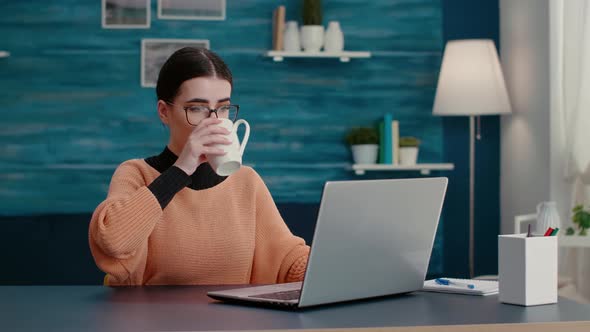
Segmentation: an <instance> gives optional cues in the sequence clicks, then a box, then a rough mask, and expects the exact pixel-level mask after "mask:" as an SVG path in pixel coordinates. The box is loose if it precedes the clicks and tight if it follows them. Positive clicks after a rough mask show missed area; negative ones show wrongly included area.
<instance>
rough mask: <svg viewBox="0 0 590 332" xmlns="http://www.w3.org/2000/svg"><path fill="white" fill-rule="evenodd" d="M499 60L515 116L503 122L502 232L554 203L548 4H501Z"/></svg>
mask: <svg viewBox="0 0 590 332" xmlns="http://www.w3.org/2000/svg"><path fill="white" fill-rule="evenodd" d="M500 56H501V61H502V65H503V69H504V74H505V77H506V84H507V86H508V93H509V94H510V98H511V103H512V110H513V114H512V115H508V116H503V117H502V121H501V160H502V163H501V169H500V172H501V175H500V181H501V182H500V186H501V190H500V192H501V207H502V208H501V216H502V225H501V232H502V233H511V232H512V231H513V227H514V226H513V225H514V216H515V215H517V214H527V213H533V212H535V210H536V205H537V204H538V203H539V202H541V201H544V200H549V199H550V197H551V195H550V191H551V187H550V177H551V176H550V144H551V130H550V111H549V110H550V93H549V82H550V80H549V1H548V0H519V1H513V0H501V1H500Z"/></svg>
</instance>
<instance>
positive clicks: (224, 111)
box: [166, 102, 240, 126]
mask: <svg viewBox="0 0 590 332" xmlns="http://www.w3.org/2000/svg"><path fill="white" fill-rule="evenodd" d="M166 104H168V105H172V106H178V105H176V104H173V103H169V102H166ZM182 109H183V110H184V113H185V115H186V121H187V122H188V124H190V125H191V126H196V125H198V124H199V122H201V120H203V119H205V118H208V117H210V116H211V113H215V117H216V118H224V119H230V120H232V121H236V119H237V118H238V111H239V110H240V106H239V105H223V106H219V107H217V108H214V109H211V108H209V107H207V106H202V105H194V106H184V107H183V108H182Z"/></svg>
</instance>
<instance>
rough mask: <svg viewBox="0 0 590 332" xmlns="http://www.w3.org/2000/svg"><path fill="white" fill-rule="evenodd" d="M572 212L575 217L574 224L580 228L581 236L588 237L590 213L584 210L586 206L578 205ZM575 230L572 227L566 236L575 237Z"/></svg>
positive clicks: (573, 217)
mask: <svg viewBox="0 0 590 332" xmlns="http://www.w3.org/2000/svg"><path fill="white" fill-rule="evenodd" d="M572 212H573V213H574V215H573V216H572V221H573V223H574V224H575V225H576V226H577V227H578V229H579V230H580V233H578V235H580V236H587V235H588V232H587V231H586V230H587V229H590V212H588V211H586V210H584V206H583V205H582V204H578V205H576V206H575V207H574V208H573V209H572ZM574 233H575V230H574V229H573V228H572V227H569V228H568V229H567V231H566V235H574Z"/></svg>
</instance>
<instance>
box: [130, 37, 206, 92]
mask: <svg viewBox="0 0 590 332" xmlns="http://www.w3.org/2000/svg"><path fill="white" fill-rule="evenodd" d="M187 46H191V47H198V48H206V49H209V40H208V39H167V38H164V39H158V38H156V39H154V38H151V39H142V40H141V86H142V87H144V88H150V87H155V86H156V83H157V82H158V74H159V73H160V68H162V66H163V65H164V63H165V62H166V60H167V59H168V58H169V57H170V55H172V53H174V52H176V51H177V50H179V49H181V48H183V47H187Z"/></svg>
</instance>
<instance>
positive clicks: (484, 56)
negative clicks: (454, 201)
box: [433, 39, 511, 278]
mask: <svg viewBox="0 0 590 332" xmlns="http://www.w3.org/2000/svg"><path fill="white" fill-rule="evenodd" d="M510 112H511V108H510V101H509V100H508V92H507V90H506V85H505V83H504V76H503V75H502V68H501V67H500V61H499V59H498V52H497V51H496V47H495V46H494V42H493V41H492V40H489V39H467V40H452V41H449V42H448V43H447V45H446V47H445V51H444V55H443V60H442V65H441V70H440V74H439V77H438V85H437V89H436V96H435V98H434V107H433V113H434V114H435V115H442V116H464V115H467V116H469V133H470V135H469V143H470V144H469V277H470V278H473V277H474V246H475V236H474V235H475V233H474V229H475V227H474V223H475V220H474V217H475V215H474V210H475V208H474V202H475V198H474V195H475V185H474V183H475V118H476V117H477V123H478V131H477V132H478V133H477V139H478V140H479V139H480V138H481V135H480V134H479V123H480V119H479V116H480V115H497V114H508V113H510Z"/></svg>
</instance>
